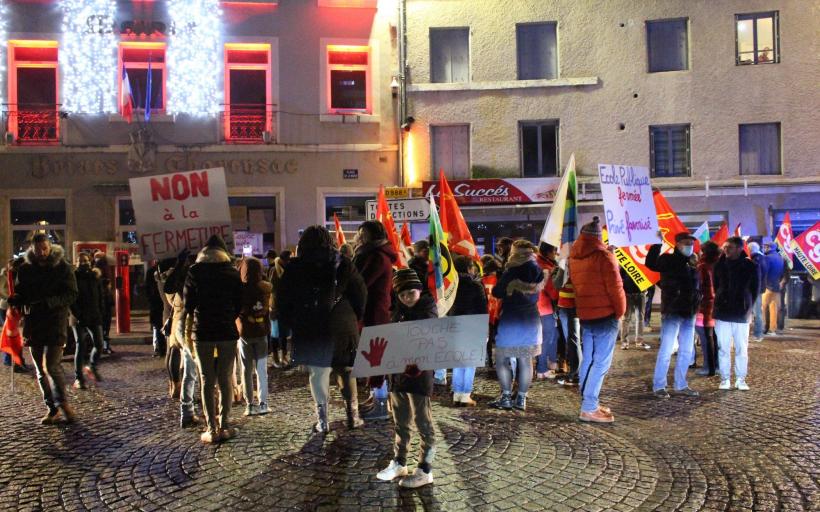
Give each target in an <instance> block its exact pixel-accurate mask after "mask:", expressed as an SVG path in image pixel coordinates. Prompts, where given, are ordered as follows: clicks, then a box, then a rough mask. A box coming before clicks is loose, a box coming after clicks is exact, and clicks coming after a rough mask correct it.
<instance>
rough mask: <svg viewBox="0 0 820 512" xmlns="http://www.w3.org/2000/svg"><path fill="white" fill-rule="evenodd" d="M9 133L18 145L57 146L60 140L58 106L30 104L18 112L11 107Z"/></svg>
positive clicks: (8, 113)
mask: <svg viewBox="0 0 820 512" xmlns="http://www.w3.org/2000/svg"><path fill="white" fill-rule="evenodd" d="M9 107H10V111H9V112H7V116H8V131H9V132H11V133H12V134H14V141H15V142H16V143H18V144H56V143H57V142H59V140H60V123H59V119H60V115H59V112H58V111H57V105H35V104H29V105H25V106H24V107H22V109H21V110H17V109H16V108H15V105H10V106H9Z"/></svg>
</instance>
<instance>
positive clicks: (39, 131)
mask: <svg viewBox="0 0 820 512" xmlns="http://www.w3.org/2000/svg"><path fill="white" fill-rule="evenodd" d="M8 50H9V74H8V77H9V79H8V92H9V95H8V97H9V123H8V131H9V132H10V133H11V135H12V136H13V140H14V141H16V142H18V143H20V144H51V143H56V142H57V141H58V139H59V133H60V130H59V119H60V117H59V115H58V111H57V105H58V103H59V99H58V98H59V94H58V91H59V87H58V74H57V41H9V43H8Z"/></svg>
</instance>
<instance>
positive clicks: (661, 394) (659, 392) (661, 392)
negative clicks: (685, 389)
mask: <svg viewBox="0 0 820 512" xmlns="http://www.w3.org/2000/svg"><path fill="white" fill-rule="evenodd" d="M652 394H653V395H655V398H659V399H661V400H668V399H669V393H667V392H666V390H665V389H656V390H655V391H653V392H652Z"/></svg>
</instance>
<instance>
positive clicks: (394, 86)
mask: <svg viewBox="0 0 820 512" xmlns="http://www.w3.org/2000/svg"><path fill="white" fill-rule="evenodd" d="M400 87H401V86H400V85H399V80H398V78H397V77H396V76H395V75H393V80H391V81H390V93H391V94H393V97H394V98H395V97H397V96H398V95H399V88H400Z"/></svg>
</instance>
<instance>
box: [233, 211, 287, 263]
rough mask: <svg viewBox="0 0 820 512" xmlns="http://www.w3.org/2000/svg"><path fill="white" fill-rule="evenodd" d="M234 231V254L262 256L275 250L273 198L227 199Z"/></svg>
mask: <svg viewBox="0 0 820 512" xmlns="http://www.w3.org/2000/svg"><path fill="white" fill-rule="evenodd" d="M228 206H229V207H230V210H231V226H232V227H233V235H234V241H235V242H236V243H235V244H234V254H236V255H238V256H241V255H243V254H244V255H246V256H247V255H249V254H251V255H256V256H260V257H261V256H264V254H265V253H266V252H267V251H268V250H269V249H274V248H275V245H276V243H277V239H276V198H275V197H273V196H232V197H229V198H228Z"/></svg>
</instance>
